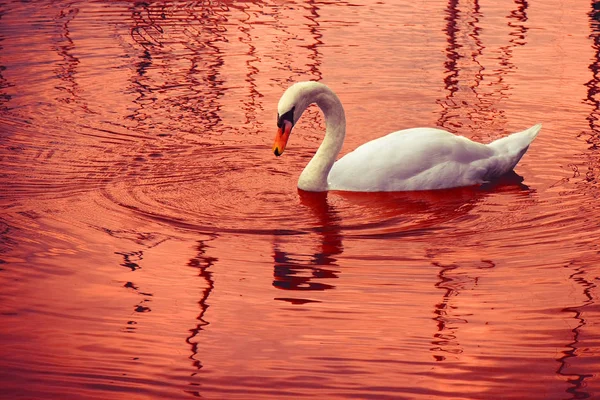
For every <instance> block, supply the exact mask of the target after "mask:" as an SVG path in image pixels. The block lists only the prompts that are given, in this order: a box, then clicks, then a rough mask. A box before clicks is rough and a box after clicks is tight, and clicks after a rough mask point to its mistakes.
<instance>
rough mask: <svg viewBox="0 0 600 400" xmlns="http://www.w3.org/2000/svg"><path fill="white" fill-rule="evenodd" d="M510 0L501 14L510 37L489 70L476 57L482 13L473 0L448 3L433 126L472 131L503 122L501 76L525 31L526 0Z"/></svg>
mask: <svg viewBox="0 0 600 400" xmlns="http://www.w3.org/2000/svg"><path fill="white" fill-rule="evenodd" d="M515 5H516V9H515V10H513V11H511V12H510V14H509V15H508V16H507V19H508V23H507V26H508V27H509V28H510V30H509V33H508V35H509V36H510V39H509V41H508V44H507V45H505V46H501V47H500V49H499V53H500V55H499V59H500V62H499V66H498V68H497V69H496V70H494V71H492V72H486V66H485V65H484V64H482V60H481V59H482V58H483V52H484V50H485V49H486V46H485V45H484V43H483V42H482V39H481V35H482V30H481V27H480V25H481V20H482V19H483V17H484V15H483V13H482V11H481V8H480V5H479V1H477V0H475V1H467V2H461V1H459V0H450V1H449V2H448V6H447V9H446V21H447V23H446V27H445V33H446V36H447V42H448V44H447V46H446V56H447V60H446V62H445V63H444V67H445V70H446V77H445V78H444V86H445V88H446V90H447V92H448V93H447V95H446V98H445V99H443V100H439V101H438V103H439V104H440V105H441V106H442V108H443V110H442V111H441V112H440V117H439V119H438V125H439V126H441V127H444V128H447V129H450V130H452V128H461V127H463V126H465V127H468V128H470V130H471V131H474V132H477V131H481V130H485V129H487V130H489V129H490V128H494V127H495V126H497V125H504V124H505V123H506V121H505V116H504V110H503V109H502V107H498V106H497V104H498V103H499V102H500V101H502V100H503V99H504V98H506V97H508V94H509V90H510V87H509V85H508V84H507V83H506V82H505V78H506V76H507V75H508V74H509V73H511V72H512V71H514V70H515V69H516V66H515V65H514V64H513V63H512V62H511V57H512V51H513V48H514V47H516V46H523V45H525V44H526V41H525V34H526V32H527V28H526V27H525V26H524V22H525V21H527V15H526V10H527V7H528V3H527V1H526V0H515ZM488 50H493V49H488ZM484 76H485V79H486V81H489V82H490V83H489V84H488V86H489V88H488V87H483V86H482V81H483V79H484ZM489 91H491V93H490V92H489ZM477 139H481V138H477Z"/></svg>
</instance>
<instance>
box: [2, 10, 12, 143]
mask: <svg viewBox="0 0 600 400" xmlns="http://www.w3.org/2000/svg"><path fill="white" fill-rule="evenodd" d="M4 14H5V13H4V11H3V10H2V9H0V24H2V19H3V18H4ZM3 41H4V37H3V36H2V35H1V34H0V54H1V53H2V51H3V50H4V47H3V46H2V42H3ZM5 70H6V66H5V65H3V63H2V59H1V58H0V111H6V106H5V104H6V103H7V102H8V101H10V98H11V96H10V95H9V94H8V93H6V92H5V89H6V88H7V87H9V83H8V81H7V80H6V78H5V77H4V71H5ZM0 135H2V133H1V132H0ZM0 137H1V136H0Z"/></svg>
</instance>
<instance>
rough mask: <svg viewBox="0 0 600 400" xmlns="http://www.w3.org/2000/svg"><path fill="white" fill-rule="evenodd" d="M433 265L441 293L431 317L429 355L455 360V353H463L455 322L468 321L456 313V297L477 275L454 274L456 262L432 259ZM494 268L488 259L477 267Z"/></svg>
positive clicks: (475, 282) (476, 279) (456, 355)
mask: <svg viewBox="0 0 600 400" xmlns="http://www.w3.org/2000/svg"><path fill="white" fill-rule="evenodd" d="M433 266H435V267H437V268H439V269H440V271H439V273H438V278H439V281H438V282H437V283H436V284H435V287H436V288H438V289H441V290H444V294H443V298H442V301H441V302H439V303H437V304H436V305H435V309H434V314H435V317H434V318H433V319H434V321H436V322H437V332H436V333H435V334H434V335H433V338H434V339H433V341H432V342H431V343H432V344H433V346H434V347H432V348H431V349H430V350H431V351H432V352H433V353H434V354H433V357H434V359H435V360H436V361H445V360H446V359H447V358H448V356H450V355H452V356H453V358H454V359H455V360H458V359H459V358H458V355H459V354H461V353H462V352H463V348H462V346H461V345H460V341H459V340H458V330H459V325H460V324H466V323H468V320H467V319H466V318H464V317H463V315H462V314H461V313H460V311H459V309H460V307H459V305H458V304H456V303H457V300H456V298H457V297H458V296H459V295H460V293H461V292H462V291H464V290H470V289H472V287H473V286H476V285H477V281H478V279H479V278H478V277H476V276H475V277H472V276H467V275H465V274H464V273H460V274H458V272H459V271H460V268H461V267H460V265H458V264H449V265H442V264H440V263H438V262H434V263H433ZM494 267H495V264H494V263H493V262H492V261H489V260H483V261H482V262H481V264H480V265H479V266H478V267H477V268H478V269H482V268H485V269H487V268H494Z"/></svg>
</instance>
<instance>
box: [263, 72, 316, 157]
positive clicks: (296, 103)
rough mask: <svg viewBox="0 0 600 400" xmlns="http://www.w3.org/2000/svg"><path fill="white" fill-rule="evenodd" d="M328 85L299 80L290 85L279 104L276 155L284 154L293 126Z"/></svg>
mask: <svg viewBox="0 0 600 400" xmlns="http://www.w3.org/2000/svg"><path fill="white" fill-rule="evenodd" d="M324 88H325V89H326V88H327V87H326V86H325V85H323V84H322V83H318V82H298V83H295V84H294V85H292V86H290V87H289V88H288V89H287V90H286V91H285V92H284V93H283V95H282V96H281V98H280V99H279V104H278V105H277V128H278V129H277V135H276V136H275V144H273V153H275V155H276V156H280V155H282V154H283V151H284V150H285V146H286V145H287V141H288V139H289V138H290V133H291V132H292V128H293V127H294V125H295V124H296V122H298V119H300V116H301V115H302V113H303V112H304V110H306V108H307V107H308V106H309V105H310V104H311V103H313V102H314V101H315V99H316V97H317V96H318V94H319V93H318V92H319V91H320V90H324Z"/></svg>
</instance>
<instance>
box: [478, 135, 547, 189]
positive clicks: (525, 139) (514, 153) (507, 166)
mask: <svg viewBox="0 0 600 400" xmlns="http://www.w3.org/2000/svg"><path fill="white" fill-rule="evenodd" d="M540 129H542V124H537V125H534V126H532V127H531V128H529V129H525V130H524V131H522V132H517V133H513V134H512V135H508V136H506V137H503V138H501V139H498V140H495V141H493V142H492V143H490V144H488V146H489V147H491V148H492V149H494V151H495V153H496V157H495V159H496V165H495V166H494V168H492V170H490V171H489V172H490V176H495V177H497V176H500V175H503V174H505V173H507V172H510V171H511V170H512V169H513V168H514V167H515V166H516V165H517V163H518V162H519V160H521V157H523V155H524V154H525V152H526V151H527V149H528V148H529V145H530V144H531V142H533V139H535V137H536V136H537V134H538V133H539V132H540ZM492 171H493V172H492Z"/></svg>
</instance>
